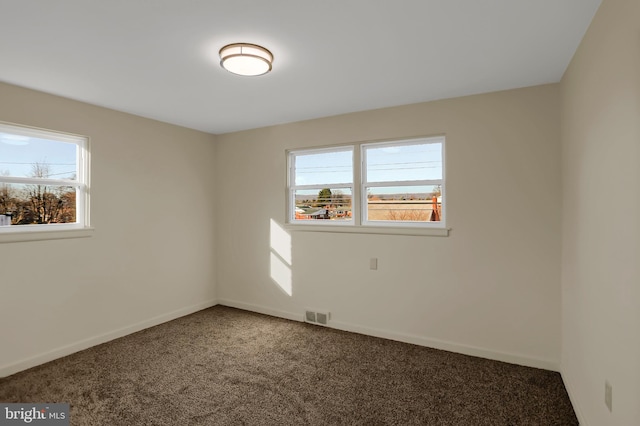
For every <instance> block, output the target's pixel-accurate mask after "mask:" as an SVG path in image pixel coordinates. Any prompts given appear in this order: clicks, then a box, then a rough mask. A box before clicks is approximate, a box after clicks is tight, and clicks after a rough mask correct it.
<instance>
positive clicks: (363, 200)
mask: <svg viewBox="0 0 640 426" xmlns="http://www.w3.org/2000/svg"><path fill="white" fill-rule="evenodd" d="M418 143H440V144H441V145H442V179H424V180H412V181H383V182H370V181H369V180H368V178H367V168H366V149H367V148H368V147H376V148H379V147H385V146H387V147H393V146H408V145H416V144H418ZM444 156H445V138H444V136H430V137H422V138H413V139H403V140H402V141H395V142H394V141H389V142H373V143H362V144H360V157H361V172H360V176H361V178H360V181H361V185H360V186H361V189H360V192H361V196H360V206H361V210H362V215H361V221H362V226H377V227H399V228H420V229H423V228H434V229H443V228H446V223H445V222H446V214H445V206H444V205H445V204H446V197H445V194H444V192H445V178H444V176H445V157H444ZM418 185H440V189H441V196H442V200H443V203H442V204H441V212H442V220H440V221H439V222H411V221H386V220H368V219H367V212H368V209H367V208H365V206H366V205H367V203H368V200H367V188H384V187H402V186H418Z"/></svg>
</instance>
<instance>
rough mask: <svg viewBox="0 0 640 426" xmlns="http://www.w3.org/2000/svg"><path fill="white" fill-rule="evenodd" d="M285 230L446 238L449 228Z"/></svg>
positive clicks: (289, 227) (288, 226) (290, 227)
mask: <svg viewBox="0 0 640 426" xmlns="http://www.w3.org/2000/svg"><path fill="white" fill-rule="evenodd" d="M284 228H285V230H287V231H292V232H330V233H339V234H343V233H344V234H379V235H409V236H417V237H423V236H424V237H448V236H449V231H451V228H409V227H400V226H398V227H392V226H345V225H342V226H341V225H320V224H318V225H299V224H293V223H288V224H286V225H285V226H284Z"/></svg>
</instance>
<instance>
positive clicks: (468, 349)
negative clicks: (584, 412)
mask: <svg viewBox="0 0 640 426" xmlns="http://www.w3.org/2000/svg"><path fill="white" fill-rule="evenodd" d="M329 326H330V327H332V328H336V329H338V330H344V331H351V332H355V333H360V334H366V335H369V336H374V337H382V338H384V339H389V340H396V341H399V342H404V343H411V344H414V345H419V346H426V347H428V348H433V349H440V350H443V351H449V352H455V353H459V354H463V355H471V356H475V357H479V358H486V359H491V360H494V361H502V362H508V363H509V364H517V365H523V366H525V367H534V368H541V369H544V370H551V371H556V372H557V371H559V365H558V363H557V362H555V361H552V360H548V359H542V358H533V357H530V356H526V355H522V354H516V353H509V352H500V351H494V350H491V349H486V348H481V347H477V346H471V345H465V344H463V343H456V342H449V341H446V340H440V339H434V338H430V337H423V336H418V335H414V334H406V333H398V332H396V331H389V330H381V329H375V328H369V327H364V326H359V325H354V324H349V323H343V322H340V321H330V322H329Z"/></svg>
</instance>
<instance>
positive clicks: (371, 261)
mask: <svg viewBox="0 0 640 426" xmlns="http://www.w3.org/2000/svg"><path fill="white" fill-rule="evenodd" d="M369 269H371V270H373V271H375V270H377V269H378V258H377V257H372V258H371V259H369Z"/></svg>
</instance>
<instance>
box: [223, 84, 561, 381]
mask: <svg viewBox="0 0 640 426" xmlns="http://www.w3.org/2000/svg"><path fill="white" fill-rule="evenodd" d="M559 107H560V104H559V87H558V85H547V86H540V87H533V88H526V89H520V90H512V91H505V92H499V93H491V94H485V95H478V96H470V97H464V98H458V99H450V100H444V101H438V102H430V103H423V104H417V105H408V106H403V107H396V108H387V109H381V110H375V111H367V112H361V113H355V114H347V115H340V116H335V117H329V118H324V119H318V120H311V121H304V122H298V123H293V124H287V125H281V126H274V127H268V128H263V129H258V130H252V131H245V132H238V133H232V134H226V135H220V136H218V139H217V140H218V143H217V144H216V154H217V159H218V162H217V163H216V172H217V175H216V182H217V184H218V187H217V193H218V201H219V204H218V211H217V213H218V214H217V221H218V222H217V235H218V237H217V238H218V240H217V242H218V247H219V251H218V268H217V282H218V297H219V301H220V302H221V303H224V304H229V305H232V306H238V307H243V308H248V309H252V310H256V311H261V312H265V313H271V314H275V315H280V316H284V317H289V318H296V319H301V318H302V316H303V311H304V309H305V308H307V307H311V308H317V309H326V310H328V311H330V312H331V314H332V326H334V327H338V328H343V329H347V330H354V331H362V332H366V333H368V334H374V335H379V336H384V337H390V338H395V339H400V340H405V341H410V342H414V343H419V344H424V345H427V346H433V347H440V348H446V349H451V350H455V351H458V352H463V353H471V354H475V355H480V356H486V357H489V358H495V359H502V360H506V361H512V362H517V363H522V364H528V365H535V366H540V367H545V368H551V369H557V368H558V365H559V360H560V217H561V215H560V202H561V200H560V187H559V183H560V121H559V117H560V112H559ZM433 134H446V138H447V140H446V143H447V145H446V155H447V195H448V200H447V208H448V217H447V224H448V226H450V227H451V228H452V229H453V230H452V232H451V236H450V237H446V238H443V237H424V236H422V237H416V236H390V235H386V236H385V235H362V234H355V235H354V234H335V233H334V234H329V233H317V232H316V233H310V232H297V231H294V232H290V236H289V237H285V239H286V238H290V239H291V246H292V262H291V274H292V280H293V289H292V295H291V296H289V295H287V294H286V293H285V292H284V291H282V289H281V288H279V286H278V285H277V284H276V282H275V281H274V280H273V279H272V278H271V270H270V268H271V245H272V241H270V238H271V237H270V233H271V221H275V223H276V224H277V225H276V227H278V226H282V225H283V222H284V219H285V188H284V185H285V150H286V149H289V148H301V147H313V146H318V145H327V144H340V143H348V142H353V141H365V140H377V139H385V138H399V137H411V136H417V135H433ZM370 257H377V258H378V259H379V269H378V270H377V271H371V270H369V258H370ZM281 267H282V266H281Z"/></svg>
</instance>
